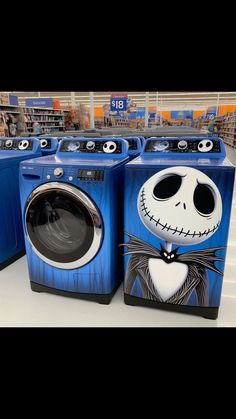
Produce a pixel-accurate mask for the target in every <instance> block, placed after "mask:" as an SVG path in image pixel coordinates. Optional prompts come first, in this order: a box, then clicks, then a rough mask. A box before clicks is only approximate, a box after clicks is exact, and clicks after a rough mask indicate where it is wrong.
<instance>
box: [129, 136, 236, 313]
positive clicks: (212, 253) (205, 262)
mask: <svg viewBox="0 0 236 419" xmlns="http://www.w3.org/2000/svg"><path fill="white" fill-rule="evenodd" d="M225 156H226V154H225V147H224V143H223V141H222V139H221V138H209V137H207V136H205V137H202V138H199V137H182V138H181V137H180V138H176V137H173V138H166V137H165V138H163V139H160V138H158V139H148V140H146V142H145V145H144V149H143V152H142V154H141V155H140V156H139V157H137V158H136V159H134V160H132V161H131V162H129V163H128V164H127V165H126V168H125V222H124V225H125V240H124V242H123V243H124V244H123V245H124V248H125V284H124V293H125V295H124V299H125V303H126V304H130V305H145V306H150V307H156V308H159V309H165V310H172V311H180V312H184V313H191V314H196V315H200V316H203V317H206V318H210V319H216V318H217V316H218V310H219V305H220V298H221V288H222V281H223V273H224V266H225V257H226V250H227V239H228V231H229V222H230V212H231V204H232V193H233V185H234V175H235V168H234V167H233V165H232V164H231V163H230V161H229V160H228V159H227V158H226V157H225Z"/></svg>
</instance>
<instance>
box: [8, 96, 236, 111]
mask: <svg viewBox="0 0 236 419" xmlns="http://www.w3.org/2000/svg"><path fill="white" fill-rule="evenodd" d="M9 93H12V94H16V95H17V96H18V97H19V99H20V101H19V102H20V104H21V105H24V98H25V97H31V98H32V97H53V98H58V99H60V102H61V104H62V105H64V106H70V105H71V104H72V98H71V92H9ZM112 93H113V92H94V106H103V105H104V104H109V103H110V96H111V94H112ZM126 93H128V96H129V97H130V98H132V99H133V100H134V103H136V104H137V105H138V106H145V104H146V94H145V92H126ZM74 94H75V102H76V104H79V103H82V104H86V105H89V103H90V94H89V92H74ZM217 104H219V105H226V104H236V92H149V105H153V106H155V107H157V108H158V109H162V110H170V109H206V108H207V107H208V106H215V105H217Z"/></svg>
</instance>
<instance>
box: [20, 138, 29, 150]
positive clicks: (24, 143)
mask: <svg viewBox="0 0 236 419" xmlns="http://www.w3.org/2000/svg"><path fill="white" fill-rule="evenodd" d="M28 147H29V141H28V140H22V141H20V143H19V146H18V149H19V150H26V149H27V148H28Z"/></svg>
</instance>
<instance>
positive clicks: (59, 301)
mask: <svg viewBox="0 0 236 419" xmlns="http://www.w3.org/2000/svg"><path fill="white" fill-rule="evenodd" d="M227 153H228V157H229V159H230V160H231V161H232V162H233V163H234V164H235V165H236V150H233V149H230V148H227ZM234 191H235V193H234V198H233V199H234V200H233V207H232V216H231V225H230V236H229V246H228V252H227V261H226V262H227V263H226V270H225V276H224V285H223V290H222V300H221V307H220V311H219V317H218V319H217V320H206V319H204V318H201V317H196V316H190V315H185V314H179V313H172V312H167V311H161V310H155V309H151V308H145V307H131V306H127V305H125V304H124V303H123V295H122V286H121V287H120V289H119V290H118V292H117V293H116V294H115V296H114V298H113V300H112V302H111V304H110V305H108V306H104V305H100V304H97V303H93V302H89V301H82V300H76V299H72V298H65V297H60V296H56V295H50V294H46V293H45V294H38V293H34V292H32V291H31V290H30V287H29V280H28V271H27V264H26V257H23V258H21V259H20V260H18V261H17V262H15V263H14V264H13V265H11V266H9V267H8V268H6V269H4V270H3V271H1V272H0V326H2V327H4V326H10V327H11V326H16V327H20V326H26V327H27V326H35V327H38V326H45V327H49V326H55V327H60V326H62V327H65V326H71V327H74V326H80V327H83V326H88V327H90V326H95V327H99V326H105V327H107V326H114V327H117V326H125V327H126V326H134V327H139V326H142V327H152V326H153V327H155V326H159V327H163V326H166V327H169V326H174V327H175V326H176V327H179V326H181V327H185V326H189V327H199V326H200V327H217V326H223V327H230V326H234V327H235V326H236V184H235V189H234Z"/></svg>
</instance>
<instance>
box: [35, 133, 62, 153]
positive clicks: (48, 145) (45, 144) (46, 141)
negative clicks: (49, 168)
mask: <svg viewBox="0 0 236 419" xmlns="http://www.w3.org/2000/svg"><path fill="white" fill-rule="evenodd" d="M39 140H40V144H41V151H42V156H48V155H50V154H55V153H56V151H57V147H58V144H59V142H58V138H57V137H50V136H46V135H45V136H42V137H40V138H39Z"/></svg>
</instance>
